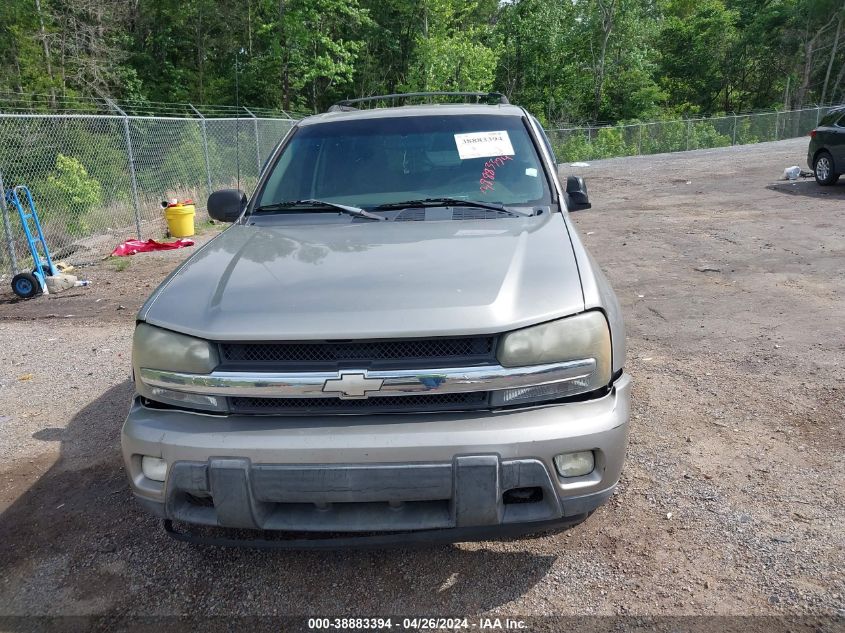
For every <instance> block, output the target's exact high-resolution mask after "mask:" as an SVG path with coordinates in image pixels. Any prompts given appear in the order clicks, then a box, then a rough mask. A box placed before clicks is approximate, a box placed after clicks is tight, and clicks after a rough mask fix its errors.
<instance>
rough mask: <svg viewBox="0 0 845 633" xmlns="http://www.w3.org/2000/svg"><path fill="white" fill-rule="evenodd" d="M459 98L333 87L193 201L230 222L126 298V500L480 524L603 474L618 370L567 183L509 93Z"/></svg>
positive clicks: (562, 500)
mask: <svg viewBox="0 0 845 633" xmlns="http://www.w3.org/2000/svg"><path fill="white" fill-rule="evenodd" d="M459 94H460V96H462V97H468V99H467V101H470V100H473V99H474V101H475V102H472V103H450V104H427V105H399V106H397V107H369V108H361V107H360V106H361V104H365V103H368V102H373V101H377V100H381V103H383V102H384V100H385V99H386V98H385V97H378V98H368V99H358V100H350V101H346V102H341V103H340V104H338V105H335V106H333V107H332V108H331V109H330V110H329V111H328V112H326V113H324V114H320V115H316V116H311V117H308V118H306V119H303V120H301V121H298V122H297V123H296V124H295V125H294V127H293V129H292V130H291V131H290V133H289V134H288V135H287V136H286V137H285V138H284V139H283V140H282V142H281V143H280V144H279V146H278V147H277V148H276V149H275V150H274V151H273V153H272V155H271V156H270V158H269V160H268V162H267V164H266V166H265V168H264V170H263V173H262V175H261V177H260V179H259V182H258V185H257V187H256V190H255V193H254V195H252V197H250V198H249V199H247V197H246V196H245V195H244V194H243V193H242V192H240V191H237V190H224V191H218V192H215V193H214V194H212V195H211V196H210V197H209V200H208V212H209V214H210V216H211V217H212V218H215V219H217V220H221V221H224V222H231V226H230V227H229V228H227V229H226V230H225V231H223V232H222V233H221V234H220V235H219V236H217V237H216V238H214V239H213V240H211V241H210V242H208V243H207V244H206V245H205V246H203V247H202V248H200V249H199V250H198V251H197V252H196V253H195V254H194V255H193V256H192V257H190V258H189V259H188V260H187V261H185V262H184V263H183V264H182V265H181V266H179V267H178V268H177V269H176V270H175V271H174V272H173V273H172V274H171V275H170V276H169V277H168V278H167V279H166V280H165V281H164V282H163V283H162V284H161V286H159V288H158V289H156V290H155V292H153V294H152V295H151V296H150V298H149V299H148V300H147V302H146V303H145V305H144V306H143V307H142V309H141V311H140V312H139V314H138V317H137V327H136V329H135V334H134V341H133V354H132V365H133V373H134V380H135V388H136V394H135V397H134V399H133V402H132V406H131V410H130V412H129V415H128V418H127V420H126V423H125V425H124V427H123V431H122V447H123V455H124V459H125V463H126V469H127V472H128V475H129V478H130V481H131V487H132V490H133V492H134V494H135V496H136V498H137V500H138V501H139V502H140V504H141V505H142V506H143V507H144V508H146V509H147V510H148V511H150V512H152V513H153V514H155V515H156V516H158V517H161V518H162V519H164V520H165V521H164V523H165V527H167V528H168V529H169V530H170V531H171V532H172V533H174V534H175V535H177V536H180V535H181V537H182V538H186V539H190V538H193V539H194V540H202V539H203V538H204V537H202V536H201V535H199V536H198V535H196V534H194V533H193V532H195V531H193V532H192V533H185V532H183V531H177V530H176V528H175V527H174V522H178V524H196V525H202V526H217V527H223V528H241V529H252V530H274V531H285V532H291V533H298V534H303V533H323V536H319V537H318V535H317V534H311V535H307V534H306V536H305V537H304V538H299V539H297V540H293V541H283V540H274V541H273V542H276V543H286V544H287V545H288V546H305V547H307V546H309V545H308V544H309V543H314V542H329V543H333V544H334V545H337V544H346V543H349V544H355V543H374V544H383V543H389V542H402V543H406V542H409V541H412V540H441V541H459V540H470V539H483V538H495V537H497V536H503V535H513V534H519V533H527V532H536V531H540V530H547V529H550V528H557V527H560V526H564V525H567V524H572V523H574V522H577V521H579V520H583V519H584V518H585V517H586V516H587V515H588V514H589V513H590V512H592V511H593V510H594V509H595V508H596V507H598V506H599V505H600V504H602V503H604V502H605V501H606V500H607V499H608V497H609V496H610V495H611V494H612V493H613V490H614V487H615V486H616V483H617V480H618V479H619V475H620V472H621V470H622V465H623V461H624V457H625V449H626V445H627V436H628V418H629V399H630V390H631V381H630V378H629V376H628V375H627V374H625V373H624V371H623V369H624V364H625V338H624V331H623V325H622V317H621V314H620V309H619V305H618V303H617V300H616V297H615V296H614V294H613V291H612V290H611V288H610V286H609V285H608V283H607V281H606V280H605V278H604V276H603V275H602V273H601V272H600V270H599V268H598V266H597V265H596V264H595V262H594V261H593V259H592V258H591V257H590V255H589V254H588V253H587V251H586V249H585V248H584V245H583V244H582V242H581V239H580V237H579V236H578V233H577V231H576V230H575V228H574V226H573V224H572V222H571V220H570V217H569V212H571V211H574V210H576V209H579V208H586V207H589V202H588V199H587V193H586V189H585V188H584V184H583V181H582V180H581V179H580V178H575V177H569V178H568V179H567V181H566V185H565V186H564V185H563V184H562V183H561V182H560V181H559V179H558V174H557V165H556V161H555V158H554V153H553V151H552V147H551V144H550V143H549V140H548V138H547V137H546V134H545V133H544V131H543V129H542V128H541V126H540V124H539V123H538V121H537V120H536V119H535V118H534V117H532V116H531V115H530V114H529V113H527V112H526V111H525V110H524V109H522V108H520V107H516V106H514V105H510V104H508V102H507V99H506V98H504V97H503V96H501V95H498V94H496V93H492V94H486V93H485V94H476V93H459ZM416 96H419V94H412V95H389V96H388V98H402V99H410V98H412V97H416ZM423 96H427V95H423ZM491 101H494V103H491ZM226 534H231V532H226ZM240 534H243V532H241V533H240ZM255 534H256V535H259V534H261V533H260V532H255ZM326 534H331V535H332V537H333V538H326V537H325V535H326ZM265 542H267V541H265Z"/></svg>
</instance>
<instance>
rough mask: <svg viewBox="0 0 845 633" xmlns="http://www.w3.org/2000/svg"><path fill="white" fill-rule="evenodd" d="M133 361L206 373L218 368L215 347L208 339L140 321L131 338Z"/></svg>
mask: <svg viewBox="0 0 845 633" xmlns="http://www.w3.org/2000/svg"><path fill="white" fill-rule="evenodd" d="M132 364H133V365H134V366H135V369H136V371H137V370H138V369H139V368H142V367H145V368H147V369H163V370H165V371H182V372H185V373H189V374H208V373H210V372H211V371H212V370H213V369H214V368H215V367H217V350H216V349H215V348H214V346H213V345H212V344H211V343H209V342H208V341H203V340H202V339H198V338H194V337H193V336H187V335H186V334H177V333H176V332H170V331H169V330H162V329H161V328H157V327H154V326H152V325H148V324H146V323H139V324H138V327H136V328H135V336H134V337H133V339H132Z"/></svg>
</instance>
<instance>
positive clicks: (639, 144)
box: [637, 123, 643, 156]
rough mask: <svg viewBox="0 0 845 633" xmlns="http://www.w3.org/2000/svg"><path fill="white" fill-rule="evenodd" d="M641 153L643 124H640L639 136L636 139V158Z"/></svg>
mask: <svg viewBox="0 0 845 633" xmlns="http://www.w3.org/2000/svg"><path fill="white" fill-rule="evenodd" d="M642 153H643V124H642V123H640V136H639V138H638V139H637V156H640V155H642Z"/></svg>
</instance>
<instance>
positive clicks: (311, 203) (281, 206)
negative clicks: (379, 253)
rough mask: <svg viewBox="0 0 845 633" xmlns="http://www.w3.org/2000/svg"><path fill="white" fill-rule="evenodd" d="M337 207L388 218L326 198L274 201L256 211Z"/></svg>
mask: <svg viewBox="0 0 845 633" xmlns="http://www.w3.org/2000/svg"><path fill="white" fill-rule="evenodd" d="M297 208H304V209H314V208H317V209H337V210H338V211H340V212H341V213H346V214H347V215H351V216H354V217H356V218H368V219H370V220H386V219H387V218H385V217H382V216H380V215H376V214H375V213H370V212H369V211H367V210H365V209H361V208H360V207H353V206H350V205H348V204H339V203H337V202H327V201H326V200H311V199H307V200H288V201H286V202H274V203H273V204H265V205H262V206H260V207H258V208H257V209H255V213H266V212H270V211H284V210H287V209H297Z"/></svg>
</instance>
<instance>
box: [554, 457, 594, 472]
mask: <svg viewBox="0 0 845 633" xmlns="http://www.w3.org/2000/svg"><path fill="white" fill-rule="evenodd" d="M595 467H596V460H595V458H594V457H593V451H580V452H578V453H562V454H560V455H555V468H557V472H558V473H559V474H560V476H561V477H580V476H581V475H589V474H590V473H591V472H593V469H594V468H595Z"/></svg>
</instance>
